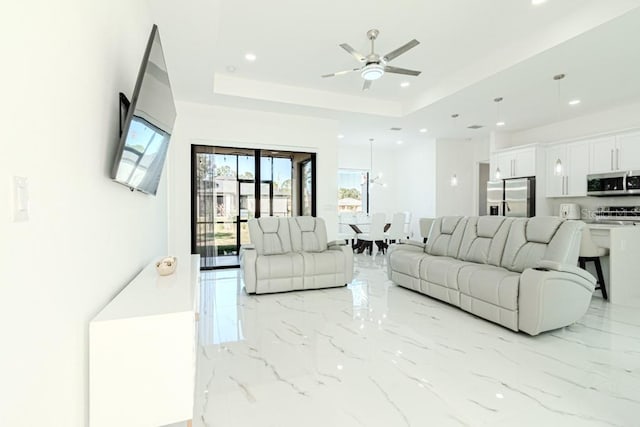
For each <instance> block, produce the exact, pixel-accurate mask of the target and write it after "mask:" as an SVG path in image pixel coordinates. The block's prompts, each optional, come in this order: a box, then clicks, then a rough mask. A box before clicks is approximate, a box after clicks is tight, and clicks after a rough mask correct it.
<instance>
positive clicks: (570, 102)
mask: <svg viewBox="0 0 640 427" xmlns="http://www.w3.org/2000/svg"><path fill="white" fill-rule="evenodd" d="M580 102H582V101H580V100H579V99H572V100H571V101H569V105H578V104H580Z"/></svg>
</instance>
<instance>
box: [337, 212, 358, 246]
mask: <svg viewBox="0 0 640 427" xmlns="http://www.w3.org/2000/svg"><path fill="white" fill-rule="evenodd" d="M338 221H339V224H338V236H337V237H338V239H340V240H344V241H345V242H347V243H349V241H351V245H352V246H353V240H354V239H355V238H356V232H355V231H353V229H352V228H351V226H350V225H349V224H356V222H357V219H356V215H355V214H353V213H348V212H342V213H340V215H339V219H338Z"/></svg>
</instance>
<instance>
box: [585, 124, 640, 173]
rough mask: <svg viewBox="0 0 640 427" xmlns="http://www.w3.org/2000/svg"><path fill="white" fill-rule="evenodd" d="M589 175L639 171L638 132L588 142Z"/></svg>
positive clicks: (639, 148)
mask: <svg viewBox="0 0 640 427" xmlns="http://www.w3.org/2000/svg"><path fill="white" fill-rule="evenodd" d="M590 146H591V161H590V165H589V172H590V173H602V172H615V171H626V170H635V169H640V132H635V133H627V134H622V135H617V136H610V137H606V138H599V139H594V140H591V141H590Z"/></svg>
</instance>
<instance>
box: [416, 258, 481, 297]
mask: <svg viewBox="0 0 640 427" xmlns="http://www.w3.org/2000/svg"><path fill="white" fill-rule="evenodd" d="M465 265H475V264H472V263H468V262H465V261H461V260H458V259H455V258H451V257H442V256H433V255H426V256H425V257H424V258H423V259H422V262H421V263H420V279H421V280H424V281H426V282H429V283H432V284H435V285H439V286H444V287H446V288H450V289H455V290H458V272H459V271H460V269H461V268H462V267H464V266H465Z"/></svg>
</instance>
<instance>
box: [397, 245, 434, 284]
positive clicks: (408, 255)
mask: <svg viewBox="0 0 640 427" xmlns="http://www.w3.org/2000/svg"><path fill="white" fill-rule="evenodd" d="M428 256H429V255H427V254H425V253H424V252H422V251H420V252H418V251H404V250H392V251H390V253H389V268H390V269H391V270H392V271H396V272H398V273H402V274H406V275H408V276H411V277H414V278H416V279H418V278H420V263H421V262H422V259H423V258H426V257H428Z"/></svg>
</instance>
